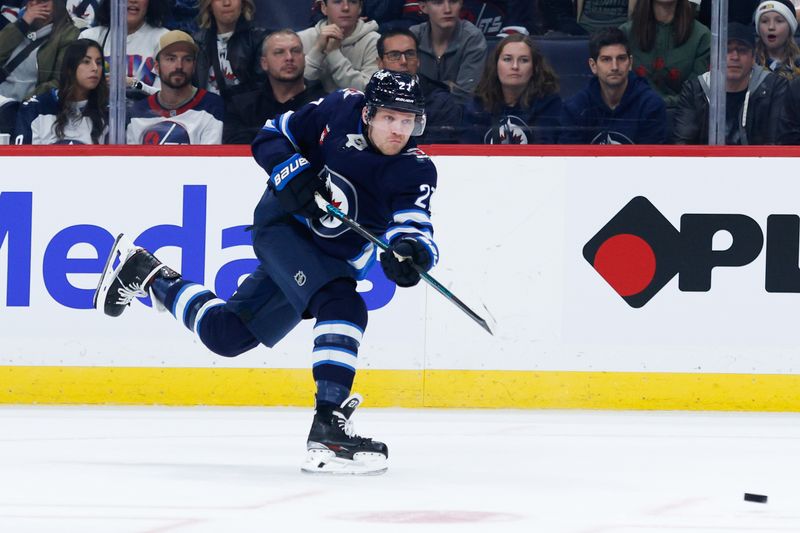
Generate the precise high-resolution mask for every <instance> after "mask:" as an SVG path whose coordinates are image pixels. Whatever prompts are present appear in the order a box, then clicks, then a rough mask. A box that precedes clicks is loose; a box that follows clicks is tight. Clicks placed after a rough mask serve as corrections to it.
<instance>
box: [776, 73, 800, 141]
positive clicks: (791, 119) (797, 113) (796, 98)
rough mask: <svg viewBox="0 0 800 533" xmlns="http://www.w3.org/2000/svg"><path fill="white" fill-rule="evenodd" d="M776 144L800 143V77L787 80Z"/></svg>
mask: <svg viewBox="0 0 800 533" xmlns="http://www.w3.org/2000/svg"><path fill="white" fill-rule="evenodd" d="M778 144H792V145H800V78H795V79H793V80H792V81H790V82H789V88H788V89H787V91H786V97H785V98H784V108H783V113H782V114H781V118H780V123H779V124H778Z"/></svg>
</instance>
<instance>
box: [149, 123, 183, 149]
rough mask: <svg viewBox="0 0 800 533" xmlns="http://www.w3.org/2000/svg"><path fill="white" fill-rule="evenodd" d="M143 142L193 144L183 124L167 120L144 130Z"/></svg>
mask: <svg viewBox="0 0 800 533" xmlns="http://www.w3.org/2000/svg"><path fill="white" fill-rule="evenodd" d="M142 144H162V145H165V144H192V142H191V140H190V139H189V132H188V131H186V128H185V127H183V125H182V124H179V123H178V122H173V121H171V120H165V121H164V122H159V123H157V124H153V125H152V126H150V127H149V128H147V129H146V130H144V135H142Z"/></svg>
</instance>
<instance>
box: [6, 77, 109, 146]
mask: <svg viewBox="0 0 800 533" xmlns="http://www.w3.org/2000/svg"><path fill="white" fill-rule="evenodd" d="M83 104H85V102H83ZM81 110H82V105H80V104H76V105H75V116H74V117H73V119H72V120H70V121H69V122H68V123H67V124H66V126H65V127H64V135H63V136H62V137H59V136H58V135H56V131H55V125H56V117H57V116H58V90H56V89H51V90H50V91H48V92H46V93H44V94H40V95H38V96H34V97H33V98H30V99H29V100H27V101H26V102H25V103H23V104H22V106H21V107H20V108H19V112H18V113H17V127H16V132H17V137H16V144H94V142H93V141H92V119H90V118H89V117H84V116H82V115H81V114H80V113H81ZM107 135H108V128H106V129H105V130H104V131H103V134H102V135H101V136H100V139H99V142H100V143H101V144H105V142H106V141H107Z"/></svg>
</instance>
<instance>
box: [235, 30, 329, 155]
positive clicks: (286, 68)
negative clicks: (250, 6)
mask: <svg viewBox="0 0 800 533" xmlns="http://www.w3.org/2000/svg"><path fill="white" fill-rule="evenodd" d="M260 62H261V67H262V68H263V69H264V71H265V72H266V73H267V80H266V81H265V82H263V83H262V84H261V85H260V86H259V87H258V88H256V89H250V90H246V87H236V88H234V89H232V90H231V98H230V101H229V102H228V103H227V104H226V108H225V120H224V124H223V127H222V142H223V143H225V144H250V143H251V142H253V139H255V137H256V135H257V134H258V132H259V131H261V127H262V126H263V125H264V123H265V122H266V121H267V119H270V118H273V117H275V116H276V115H280V114H282V113H285V112H287V111H295V110H297V109H298V108H300V107H302V106H304V105H305V104H307V103H308V102H312V101H314V100H317V99H319V98H323V97H324V96H325V95H326V93H325V91H324V90H323V89H322V86H321V85H320V84H316V85H314V86H312V87H307V86H306V83H305V80H304V79H303V71H304V69H305V66H306V60H305V55H304V53H303V43H302V42H300V37H298V36H297V34H296V33H295V32H294V31H292V30H290V29H285V30H279V31H276V32H274V33H271V34H269V35H268V36H267V37H266V39H264V45H263V52H262V55H261V60H260Z"/></svg>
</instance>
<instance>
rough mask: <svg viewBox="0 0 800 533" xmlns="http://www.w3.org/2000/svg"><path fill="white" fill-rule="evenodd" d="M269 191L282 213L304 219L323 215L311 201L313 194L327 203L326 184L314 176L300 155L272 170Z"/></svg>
mask: <svg viewBox="0 0 800 533" xmlns="http://www.w3.org/2000/svg"><path fill="white" fill-rule="evenodd" d="M269 188H270V189H272V190H273V192H274V193H275V196H277V198H278V202H279V203H280V204H281V207H282V208H283V210H284V211H286V212H287V213H290V214H292V215H299V216H301V217H305V218H315V217H318V216H322V215H323V214H324V211H322V210H321V209H320V208H319V207H318V206H317V204H316V202H315V201H314V193H316V192H318V193H320V194H321V195H322V196H323V197H324V198H325V199H327V200H330V191H329V190H328V183H327V181H326V180H325V179H323V178H321V177H320V176H318V175H317V174H315V173H314V171H313V170H312V169H311V164H310V163H309V162H308V160H307V159H306V158H305V157H303V156H301V155H300V154H294V155H293V156H292V157H290V158H289V159H287V160H286V161H284V162H283V163H281V164H279V165H276V166H275V167H274V168H273V169H272V174H271V175H270V177H269Z"/></svg>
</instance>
